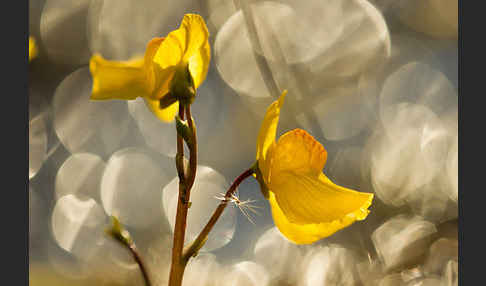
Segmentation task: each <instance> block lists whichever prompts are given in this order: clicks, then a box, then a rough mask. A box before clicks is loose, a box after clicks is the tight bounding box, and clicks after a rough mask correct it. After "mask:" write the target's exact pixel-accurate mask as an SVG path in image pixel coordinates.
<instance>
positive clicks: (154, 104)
mask: <svg viewBox="0 0 486 286" xmlns="http://www.w3.org/2000/svg"><path fill="white" fill-rule="evenodd" d="M144 99H145V103H146V104H147V106H148V107H149V109H150V111H152V112H153V113H154V114H155V115H156V116H157V117H158V118H159V119H160V120H162V121H165V122H171V121H173V120H174V117H175V115H176V114H177V112H178V111H179V102H178V101H177V102H175V103H174V104H172V105H170V106H169V107H167V108H164V109H160V101H159V100H158V99H151V98H147V97H146V98H144Z"/></svg>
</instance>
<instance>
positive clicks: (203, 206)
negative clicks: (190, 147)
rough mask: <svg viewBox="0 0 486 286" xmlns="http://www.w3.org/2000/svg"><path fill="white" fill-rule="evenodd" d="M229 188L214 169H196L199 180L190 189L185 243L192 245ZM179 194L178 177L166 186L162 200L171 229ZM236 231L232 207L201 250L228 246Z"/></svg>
mask: <svg viewBox="0 0 486 286" xmlns="http://www.w3.org/2000/svg"><path fill="white" fill-rule="evenodd" d="M228 186H229V185H228V183H227V182H226V179H225V178H224V177H223V176H222V175H221V174H220V173H218V172H217V171H215V170H214V169H212V168H210V167H207V166H201V165H199V166H198V167H197V172H196V180H195V182H194V186H193V187H192V190H191V198H190V201H191V203H192V204H191V208H190V209H189V213H188V215H187V229H186V241H185V243H186V244H188V243H190V242H192V241H193V240H194V239H195V238H196V237H197V235H198V234H199V233H200V232H201V230H202V229H203V227H204V226H205V225H206V223H207V222H208V221H209V219H210V218H211V215H212V214H213V212H214V210H215V209H216V208H217V206H218V205H219V204H220V202H221V201H220V200H218V199H217V197H221V196H224V194H225V193H226V191H227V189H228ZM178 192H179V178H178V177H175V178H173V179H172V180H171V181H170V182H169V184H167V185H166V186H165V187H164V192H163V197H162V203H163V210H164V212H165V215H166V216H167V218H168V220H169V224H170V227H171V230H173V229H174V226H175V217H176V212H177V200H178ZM235 228H236V213H235V208H234V206H233V205H232V204H229V205H228V206H227V207H226V208H225V210H224V212H223V214H222V215H221V217H220V218H219V220H218V222H217V223H216V225H215V226H214V228H213V230H212V231H211V232H210V233H209V236H208V240H207V242H206V244H205V245H204V247H203V248H202V250H205V251H211V250H214V249H217V248H221V247H223V246H225V245H226V244H227V243H228V242H230V241H231V239H232V238H233V235H234V233H235Z"/></svg>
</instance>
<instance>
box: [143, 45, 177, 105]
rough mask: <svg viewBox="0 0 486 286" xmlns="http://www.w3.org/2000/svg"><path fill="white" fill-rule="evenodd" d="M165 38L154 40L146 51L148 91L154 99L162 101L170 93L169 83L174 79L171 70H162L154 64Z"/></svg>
mask: <svg viewBox="0 0 486 286" xmlns="http://www.w3.org/2000/svg"><path fill="white" fill-rule="evenodd" d="M164 39H165V38H153V39H152V40H151V41H150V42H149V43H148V44H147V48H146V49H145V56H144V70H145V77H146V80H147V82H146V84H147V89H148V90H149V91H150V97H151V98H152V99H160V98H161V97H162V96H164V95H165V94H167V93H168V92H169V82H170V80H171V78H172V75H173V71H172V70H171V69H166V70H162V69H161V68H160V66H159V65H158V64H155V63H154V57H155V54H156V53H157V51H158V50H159V47H160V45H161V44H162V43H163V41H164Z"/></svg>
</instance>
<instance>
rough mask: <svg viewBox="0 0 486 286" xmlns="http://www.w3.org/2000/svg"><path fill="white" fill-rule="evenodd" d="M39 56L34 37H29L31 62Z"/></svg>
mask: <svg viewBox="0 0 486 286" xmlns="http://www.w3.org/2000/svg"><path fill="white" fill-rule="evenodd" d="M36 56H37V45H36V44H35V40H34V38H32V37H29V62H30V61H31V60H32V59H33V58H35V57H36Z"/></svg>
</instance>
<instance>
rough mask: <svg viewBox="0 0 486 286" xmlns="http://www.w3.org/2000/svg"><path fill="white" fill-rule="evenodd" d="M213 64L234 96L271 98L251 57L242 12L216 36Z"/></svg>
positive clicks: (225, 24)
mask: <svg viewBox="0 0 486 286" xmlns="http://www.w3.org/2000/svg"><path fill="white" fill-rule="evenodd" d="M282 6H283V5H282ZM284 7H285V6H284ZM269 15H272V14H269ZM214 60H215V63H216V68H217V69H218V71H219V74H220V75H221V77H222V78H223V80H224V81H225V82H226V83H227V84H228V85H229V86H231V87H232V88H233V89H234V90H236V91H237V92H239V93H242V94H244V95H248V96H251V97H257V98H259V97H269V96H270V94H269V93H268V91H267V89H266V85H265V82H264V81H263V78H262V76H261V74H260V71H259V69H258V65H257V62H256V60H255V56H254V55H253V48H252V45H251V43H250V39H249V36H248V30H247V28H246V26H245V23H244V18H243V13H242V12H241V10H240V11H238V12H236V13H235V14H233V15H232V16H231V17H230V18H229V19H228V20H227V21H226V22H225V23H224V25H223V26H222V27H221V29H220V30H219V31H218V33H217V34H216V39H215V41H214Z"/></svg>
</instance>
